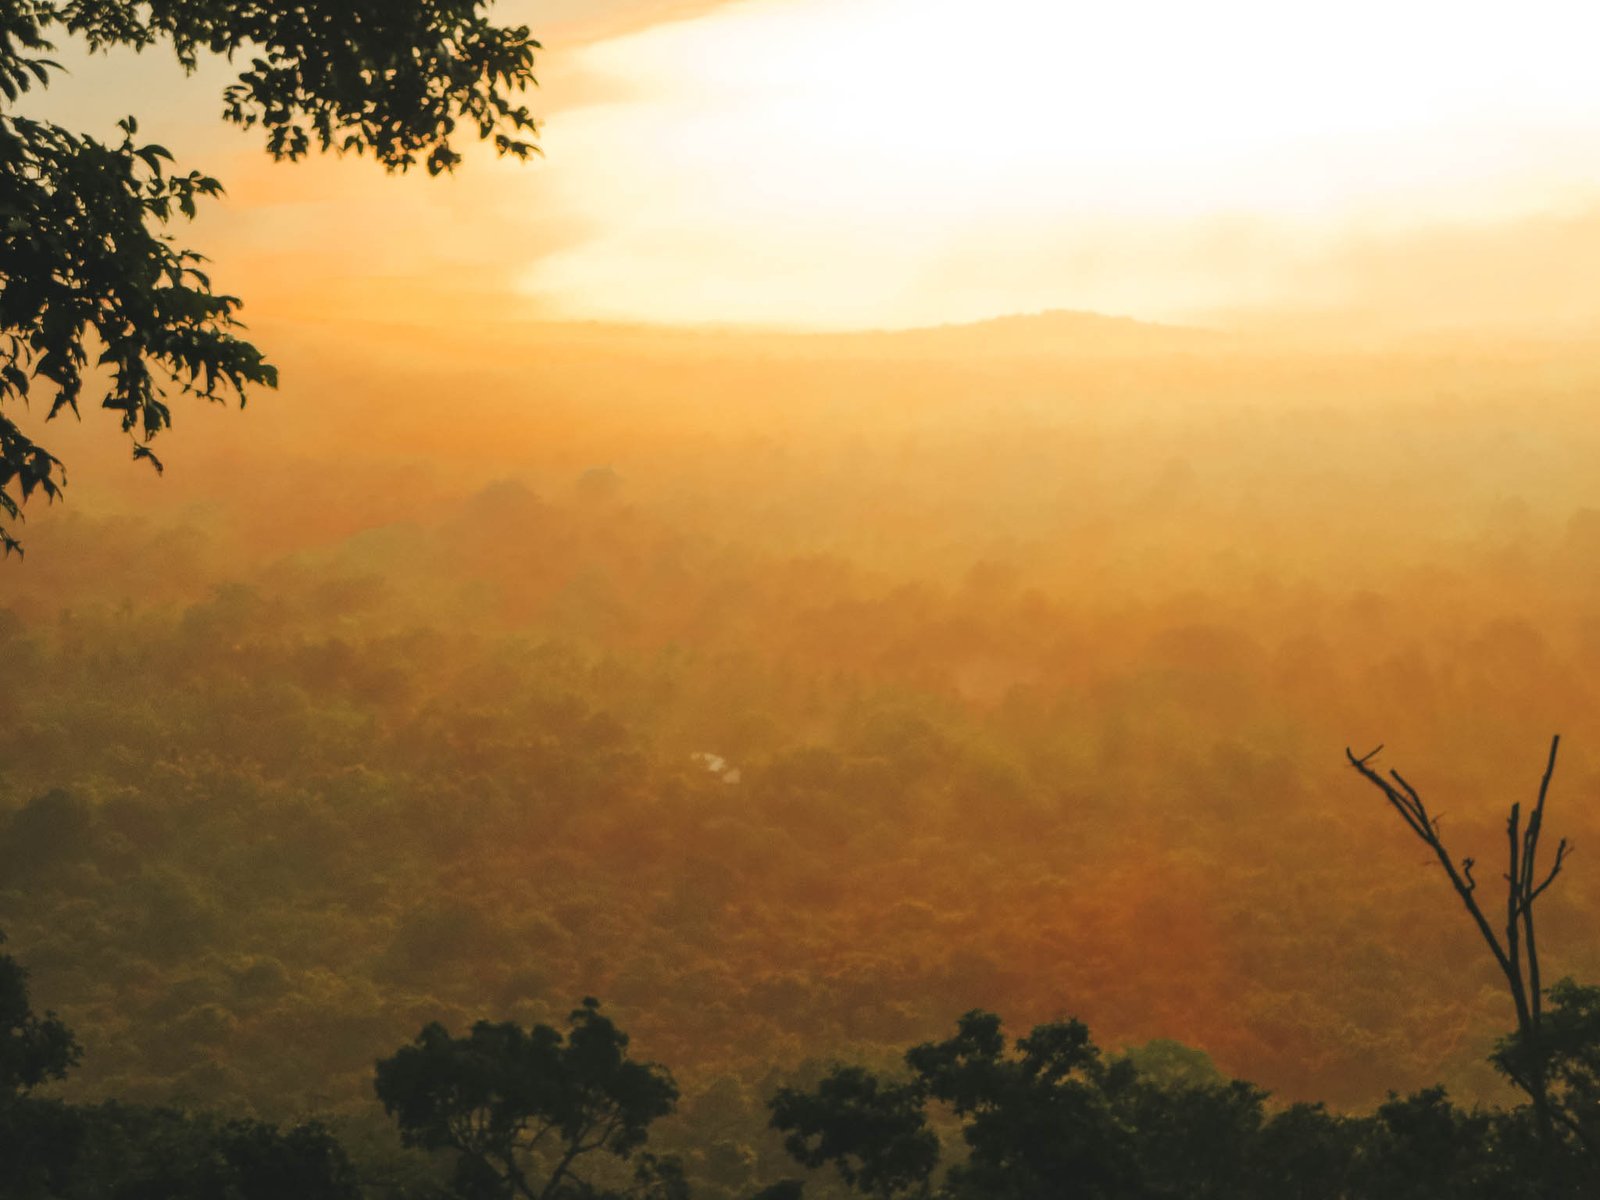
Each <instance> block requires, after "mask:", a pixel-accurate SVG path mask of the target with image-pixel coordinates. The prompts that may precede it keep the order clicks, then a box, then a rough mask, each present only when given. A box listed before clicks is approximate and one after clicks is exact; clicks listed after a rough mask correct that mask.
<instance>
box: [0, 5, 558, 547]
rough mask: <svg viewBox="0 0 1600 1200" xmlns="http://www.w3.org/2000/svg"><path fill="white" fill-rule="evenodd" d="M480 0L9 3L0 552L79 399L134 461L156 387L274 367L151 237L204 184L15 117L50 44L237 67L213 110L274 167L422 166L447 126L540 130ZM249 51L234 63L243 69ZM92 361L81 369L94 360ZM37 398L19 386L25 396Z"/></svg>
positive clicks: (149, 454) (130, 123) (190, 267)
mask: <svg viewBox="0 0 1600 1200" xmlns="http://www.w3.org/2000/svg"><path fill="white" fill-rule="evenodd" d="M486 8H487V5H486V3H484V2H483V0H476V2H472V3H464V2H462V0H367V2H365V3H349V2H346V0H340V2H338V3H331V2H326V0H311V2H306V0H301V2H297V3H290V4H261V3H256V2H253V0H155V2H154V3H135V2H133V0H59V2H57V0H24V2H22V3H13V4H8V5H6V6H5V7H4V9H0V231H3V237H0V354H3V358H0V546H3V547H4V549H5V551H6V554H7V555H9V554H10V552H11V551H13V550H17V551H20V549H21V545H20V543H19V542H18V541H17V538H16V535H15V533H14V532H12V529H13V526H14V523H15V522H17V521H20V520H21V519H22V505H23V504H24V503H25V502H26V501H27V500H28V499H29V498H30V497H32V496H33V495H35V494H38V495H42V496H44V497H45V498H46V499H49V500H54V499H55V498H57V497H58V496H59V495H60V492H61V487H62V485H63V484H64V483H65V481H66V473H65V469H64V467H63V465H62V462H61V460H60V459H59V458H58V457H57V456H56V455H55V453H53V452H52V451H51V450H49V449H48V448H46V447H45V446H44V445H42V444H40V443H39V442H38V441H36V440H35V438H34V436H33V435H32V434H31V433H29V432H27V431H26V429H25V427H24V426H25V422H24V421H23V419H22V412H21V410H22V409H23V408H25V407H27V406H28V405H29V404H30V400H32V401H36V402H37V403H38V407H39V408H40V409H41V410H42V411H43V419H44V420H46V421H48V420H52V419H54V418H56V417H57V416H59V415H60V414H61V413H62V412H64V411H70V412H72V413H73V414H74V415H76V414H77V413H78V411H79V401H80V399H81V398H82V396H83V393H84V390H85V388H86V387H87V388H89V389H90V391H91V393H99V394H100V400H99V407H101V408H103V409H107V410H109V411H111V412H113V413H115V414H117V417H118V420H119V422H120V424H121V427H122V431H123V432H124V433H125V434H128V435H129V436H130V438H131V439H132V443H133V447H132V448H133V456H134V458H135V459H142V460H146V461H148V462H150V463H151V464H153V465H154V466H155V467H156V469H157V470H160V468H161V462H160V460H159V459H158V458H156V456H155V454H154V452H153V450H152V449H151V445H150V443H151V441H152V439H154V438H155V436H156V435H157V434H159V433H160V432H161V431H162V430H163V429H166V428H167V427H168V426H169V425H170V424H171V423H172V411H171V407H170V405H169V403H168V401H169V397H170V396H171V395H172V394H173V393H174V392H176V393H177V394H180V395H186V396H195V397H198V398H200V399H203V400H210V401H224V400H227V399H230V398H234V399H237V400H238V401H239V402H240V403H241V404H242V403H243V402H244V400H245V397H246V396H247V394H248V393H249V391H250V389H252V388H255V387H271V386H275V384H276V382H277V372H276V370H275V368H274V367H272V366H271V365H270V364H269V363H268V362H267V361H266V359H265V358H264V356H263V355H262V353H261V352H260V351H259V350H257V349H256V347H254V346H253V345H251V344H250V343H249V342H247V341H244V340H242V339H241V338H240V336H239V331H240V329H241V325H240V322H239V320H238V315H237V314H238V310H239V307H240V303H241V302H240V300H239V299H238V298H237V297H234V296H229V295H223V294H218V293H216V292H214V291H213V290H212V287H211V280H210V278H209V276H208V275H207V274H206V272H205V271H204V270H203V269H202V267H201V264H202V263H203V262H204V259H203V256H201V255H200V254H198V253H196V252H195V251H193V250H187V249H181V248H179V247H178V246H177V245H176V244H175V242H174V241H173V237H172V235H171V234H169V233H167V232H166V227H167V226H168V225H170V224H171V223H172V222H174V221H176V220H179V219H183V218H193V217H194V216H195V214H196V211H197V207H198V205H199V203H200V202H201V201H203V200H205V199H206V198H209V197H214V196H216V195H218V194H219V193H220V192H221V190H222V185H221V184H220V183H219V182H218V181H217V180H216V179H213V178H211V177H210V176H208V175H206V174H204V173H202V172H200V171H195V170H191V171H187V172H185V171H182V170H181V169H180V168H178V167H176V166H175V165H173V164H172V155H171V154H170V153H169V152H168V151H167V150H166V149H165V147H163V146H161V145H160V144H159V143H155V142H144V141H142V140H141V139H140V137H139V126H138V123H137V121H136V119H135V118H134V117H132V116H130V117H127V118H126V119H125V120H124V121H122V123H121V125H120V130H121V134H122V136H121V139H120V140H119V141H115V142H112V143H109V144H108V143H105V142H102V141H100V140H98V139H96V138H94V137H91V136H89V135H87V134H83V133H79V132H75V131H73V130H70V129H66V128H63V127H61V126H59V125H56V124H54V123H51V122H49V121H43V120H35V119H31V118H29V117H27V116H25V115H23V114H22V112H21V105H22V103H23V102H24V101H25V99H26V98H27V97H28V94H29V93H33V92H37V91H39V90H42V89H44V88H47V87H48V86H49V84H50V81H51V77H52V74H53V73H54V72H56V71H59V70H60V67H59V65H58V64H57V63H56V62H55V61H53V60H52V59H51V58H50V57H48V56H49V54H50V52H51V51H52V49H53V46H52V43H51V41H50V40H49V39H50V38H51V37H54V36H58V35H66V36H70V37H73V38H76V39H81V40H82V41H83V42H84V43H86V44H87V46H88V47H89V49H91V50H105V49H109V48H111V47H116V46H127V47H132V48H134V49H137V50H143V49H146V48H147V47H151V46H156V45H163V44H164V45H167V46H169V47H170V48H171V49H172V50H173V51H174V52H175V53H176V56H177V60H178V64H179V65H180V66H181V67H182V68H184V69H188V70H193V69H194V68H195V66H196V65H197V64H198V63H199V61H200V59H201V57H202V56H203V55H221V56H224V57H225V58H227V59H228V60H229V61H230V62H232V61H233V60H235V59H236V58H237V59H239V60H240V65H241V68H242V69H240V70H239V72H238V75H237V78H236V81H235V82H233V83H231V84H229V85H228V87H227V88H226V90H225V91H224V93H223V96H222V101H223V115H224V117H225V118H226V119H227V120H228V121H231V122H233V123H234V124H236V125H239V126H242V127H244V128H247V129H259V130H260V131H261V132H262V133H263V134H264V136H265V141H266V148H267V150H268V151H269V152H270V153H271V154H272V155H273V156H274V157H275V158H280V159H296V158H300V157H301V156H303V155H305V154H307V153H308V152H310V151H312V150H314V149H315V150H323V151H330V150H331V151H334V152H337V153H340V154H356V155H362V154H371V155H372V156H373V157H374V158H375V159H376V160H377V161H378V162H379V163H381V164H382V165H383V166H384V167H386V168H388V169H389V170H398V171H404V170H406V169H408V168H409V167H411V166H413V165H416V164H418V163H421V164H422V165H423V166H424V167H425V168H426V169H427V171H428V172H429V173H430V174H438V173H440V172H443V171H448V170H451V169H452V168H454V167H455V166H456V165H457V164H458V163H459V162H460V161H461V153H460V151H459V150H458V149H457V145H458V131H459V130H464V131H466V133H467V134H468V135H469V136H471V137H476V138H479V139H482V140H484V141H488V142H490V143H491V144H492V145H493V146H494V149H495V151H496V152H497V153H499V154H505V155H511V156H514V157H517V158H527V157H528V156H529V155H531V154H533V153H534V152H535V143H534V135H535V132H536V126H535V122H534V119H533V117H532V115H531V114H530V113H529V111H528V109H527V107H526V106H525V105H523V104H522V103H520V101H519V94H520V93H521V92H522V91H524V90H525V89H526V88H527V87H528V86H529V85H530V84H532V83H533V81H534V80H533V59H534V52H535V50H536V49H537V48H538V43H537V42H535V41H534V40H533V38H532V35H531V34H530V32H529V30H528V29H527V28H526V27H524V26H499V25H495V24H494V23H492V22H491V21H490V20H489V18H488V17H487V16H486V15H485V13H484V10H485V9H486ZM246 56H248V62H247V63H246V62H244V59H245V58H246ZM91 359H92V360H93V361H92V363H91ZM36 389H37V391H39V392H42V393H43V394H42V395H36V394H35V391H36Z"/></svg>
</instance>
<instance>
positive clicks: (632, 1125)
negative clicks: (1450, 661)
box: [376, 999, 685, 1200]
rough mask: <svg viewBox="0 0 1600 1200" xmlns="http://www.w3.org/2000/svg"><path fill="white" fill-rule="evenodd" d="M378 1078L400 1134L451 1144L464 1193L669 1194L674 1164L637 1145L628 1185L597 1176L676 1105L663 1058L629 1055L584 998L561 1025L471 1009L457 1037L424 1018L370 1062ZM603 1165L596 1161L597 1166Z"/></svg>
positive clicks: (528, 1199)
mask: <svg viewBox="0 0 1600 1200" xmlns="http://www.w3.org/2000/svg"><path fill="white" fill-rule="evenodd" d="M376 1089H377V1093H378V1099H379V1100H381V1101H382V1102H383V1107H384V1110H385V1111H386V1112H388V1113H389V1114H390V1115H391V1116H392V1117H394V1119H395V1120H396V1121H397V1122H398V1123H399V1126H400V1136H401V1138H402V1140H403V1141H404V1142H405V1143H406V1145H408V1146H419V1147H422V1148H423V1149H427V1150H453V1151H454V1152H455V1153H456V1155H457V1158H456V1190H457V1192H458V1194H460V1195H462V1196H472V1197H483V1198H486V1200H487V1198H489V1197H506V1198H511V1197H521V1198H523V1200H557V1198H558V1197H584V1198H585V1200H599V1198H600V1197H605V1196H614V1195H636V1196H649V1197H656V1198H658V1200H677V1198H678V1197H681V1196H683V1195H685V1187H684V1184H683V1178H682V1173H681V1171H680V1170H679V1169H678V1166H677V1164H676V1163H675V1162H674V1161H672V1160H668V1159H658V1158H655V1157H653V1156H651V1155H641V1156H640V1159H639V1164H638V1167H637V1169H636V1170H635V1171H634V1172H633V1176H632V1180H631V1185H624V1186H620V1187H614V1188H612V1189H610V1190H607V1189H606V1188H604V1187H603V1186H602V1185H601V1184H600V1183H598V1182H597V1180H598V1179H599V1175H600V1173H602V1172H597V1171H595V1170H592V1169H591V1168H592V1167H593V1165H594V1164H596V1163H603V1164H605V1165H606V1166H608V1167H610V1168H612V1170H613V1171H614V1170H615V1168H616V1165H617V1163H618V1160H623V1159H628V1158H630V1157H631V1156H632V1155H633V1153H634V1151H636V1150H638V1149H639V1148H640V1147H641V1146H643V1145H644V1142H645V1139H646V1138H647V1137H648V1136H649V1127H650V1125H651V1123H652V1122H653V1121H655V1120H656V1119H657V1118H659V1117H664V1116H666V1115H667V1114H668V1113H670V1112H671V1111H672V1110H673V1107H674V1105H675V1104H676V1102H677V1099H678V1088H677V1085H676V1084H675V1083H674V1082H673V1080H672V1076H671V1075H670V1074H669V1073H668V1072H667V1070H666V1068H664V1067H661V1066H658V1065H657V1064H655V1063H642V1062H635V1061H633V1060H631V1059H629V1058H628V1036H627V1034H625V1033H623V1032H622V1031H621V1030H619V1029H618V1028H617V1027H616V1025H614V1024H613V1023H612V1022H611V1020H610V1019H609V1018H607V1017H605V1016H602V1015H601V1013H600V1005H599V1003H598V1001H595V1000H593V999H586V1000H585V1001H584V1002H583V1005H582V1007H580V1008H578V1009H576V1010H574V1011H573V1013H572V1015H571V1018H570V1023H569V1028H568V1031H567V1034H566V1036H565V1037H564V1038H563V1036H562V1034H561V1033H560V1032H559V1031H558V1030H556V1029H553V1028H552V1027H550V1026H549V1025H535V1026H534V1027H533V1028H532V1029H531V1030H524V1029H522V1028H521V1027H519V1026H517V1025H514V1024H510V1023H503V1024H493V1023H491V1022H488V1021H480V1022H478V1023H477V1024H476V1025H474V1026H473V1027H472V1032H471V1033H469V1034H468V1035H467V1036H466V1037H461V1038H457V1037H452V1036H451V1035H450V1034H449V1032H448V1031H447V1030H446V1029H445V1028H444V1027H443V1026H441V1025H439V1024H437V1023H434V1024H430V1025H428V1026H427V1027H425V1028H424V1029H423V1030H422V1032H421V1033H420V1034H418V1035H417V1039H416V1041H415V1042H413V1043H412V1044H411V1045H409V1046H405V1047H402V1048H401V1049H400V1050H398V1051H397V1052H396V1053H395V1054H394V1055H392V1056H391V1057H389V1058H386V1059H383V1060H382V1061H380V1062H379V1063H378V1066H377V1080H376ZM602 1170H603V1169H602Z"/></svg>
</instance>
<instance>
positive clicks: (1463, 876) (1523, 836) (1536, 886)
mask: <svg viewBox="0 0 1600 1200" xmlns="http://www.w3.org/2000/svg"><path fill="white" fill-rule="evenodd" d="M1560 746H1561V735H1560V734H1557V735H1556V736H1555V737H1553V738H1551V739H1550V758H1549V760H1548V761H1547V762H1546V764H1545V768H1544V776H1543V778H1541V779H1540V781H1539V798H1538V800H1537V801H1535V802H1534V806H1533V811H1532V812H1531V813H1529V814H1528V820H1527V823H1526V824H1524V823H1523V821H1522V805H1521V804H1520V803H1518V804H1513V805H1512V806H1511V812H1510V814H1509V816H1508V817H1507V819H1506V846H1507V863H1506V872H1505V876H1504V878H1505V881H1506V898H1505V917H1504V925H1503V926H1501V927H1500V928H1498V929H1497V928H1496V925H1495V923H1494V922H1493V921H1491V920H1490V918H1489V916H1488V915H1487V914H1486V913H1485V912H1484V909H1483V906H1482V905H1481V904H1480V903H1479V901H1478V881H1477V879H1476V878H1474V876H1473V874H1472V871H1473V867H1474V866H1475V865H1476V860H1475V859H1472V858H1463V859H1461V860H1460V862H1459V864H1458V863H1457V860H1456V859H1455V858H1454V857H1453V856H1452V855H1451V854H1450V852H1449V851H1448V850H1446V849H1445V845H1444V838H1443V836H1442V835H1441V834H1440V832H1439V818H1438V817H1437V816H1435V815H1434V814H1432V813H1430V812H1429V811H1428V808H1427V805H1425V804H1424V803H1423V801H1422V797H1421V796H1420V795H1418V794H1417V789H1416V788H1414V787H1412V786H1411V785H1410V784H1409V783H1407V782H1406V780H1405V777H1404V776H1402V775H1401V774H1400V772H1399V771H1394V770H1391V771H1390V772H1389V773H1388V775H1387V777H1385V776H1384V775H1381V774H1379V773H1378V771H1377V770H1376V769H1375V768H1374V767H1373V765H1372V761H1373V759H1374V758H1376V757H1377V755H1378V751H1380V750H1382V749H1383V747H1382V746H1379V747H1378V748H1377V750H1373V751H1371V752H1370V753H1368V754H1366V755H1363V756H1362V757H1360V758H1357V757H1356V755H1355V754H1354V753H1353V752H1352V751H1351V750H1350V749H1349V748H1348V747H1346V749H1345V757H1347V758H1348V759H1349V760H1350V765H1351V766H1353V767H1354V768H1355V769H1356V770H1357V771H1359V772H1360V773H1361V776H1362V778H1364V779H1366V780H1367V782H1369V783H1371V784H1372V785H1373V786H1374V787H1376V788H1377V789H1378V790H1379V791H1381V792H1382V793H1383V795H1384V798H1385V799H1386V800H1388V802H1389V804H1390V806H1391V807H1392V808H1393V809H1394V810H1395V812H1397V813H1399V814H1400V818H1401V820H1403V821H1404V822H1405V823H1406V825H1407V827H1409V828H1410V830H1411V832H1412V833H1414V834H1416V835H1417V837H1418V838H1420V839H1421V840H1422V842H1423V843H1424V844H1425V845H1426V846H1427V847H1428V848H1429V849H1430V850H1432V851H1433V854H1434V857H1435V858H1437V859H1438V860H1439V865H1440V866H1441V867H1443V868H1444V873H1445V875H1446V876H1447V877H1448V878H1449V880H1450V886H1451V887H1453V888H1454V889H1455V892H1456V895H1457V896H1459V897H1460V898H1461V903H1462V904H1463V905H1465V906H1466V909H1467V913H1468V915H1469V916H1471V918H1472V920H1473V923H1474V924H1476V925H1477V927H1478V933H1479V934H1480V935H1481V936H1482V938H1483V941H1484V944H1485V945H1487V946H1488V947H1489V952H1490V953H1491V954H1493V955H1494V960H1495V963H1496V965H1497V966H1499V968H1500V973H1501V974H1502V975H1504V976H1505V979H1506V986H1507V988H1508V989H1509V990H1510V992H1511V1002H1512V1004H1513V1006H1514V1007H1515V1008H1516V1013H1517V1045H1518V1046H1519V1047H1520V1048H1521V1049H1522V1051H1523V1053H1522V1054H1519V1055H1515V1056H1512V1055H1504V1056H1502V1057H1501V1060H1500V1061H1501V1063H1502V1066H1503V1067H1504V1068H1505V1070H1506V1073H1507V1075H1508V1076H1509V1077H1510V1079H1511V1081H1512V1083H1514V1084H1516V1085H1517V1087H1519V1088H1521V1089H1522V1090H1523V1091H1524V1092H1526V1093H1527V1095H1528V1097H1529V1099H1530V1100H1532V1101H1533V1105H1534V1108H1535V1110H1536V1111H1537V1113H1538V1115H1539V1118H1540V1120H1541V1122H1542V1123H1543V1124H1544V1126H1545V1128H1546V1129H1547V1130H1550V1129H1552V1128H1553V1127H1554V1126H1557V1125H1559V1126H1561V1127H1562V1128H1563V1129H1564V1130H1565V1131H1566V1132H1567V1133H1569V1134H1571V1135H1573V1136H1575V1137H1576V1138H1578V1139H1579V1141H1581V1142H1586V1141H1587V1140H1588V1139H1587V1138H1586V1137H1585V1134H1584V1130H1583V1129H1582V1128H1581V1127H1580V1126H1579V1124H1578V1122H1577V1121H1576V1119H1575V1118H1574V1117H1573V1116H1572V1114H1570V1113H1568V1112H1566V1111H1565V1110H1564V1109H1563V1108H1562V1107H1561V1106H1560V1105H1559V1104H1555V1103H1553V1102H1552V1100H1551V1097H1550V1087H1549V1080H1548V1078H1547V1073H1546V1070H1545V1062H1544V1058H1543V1055H1542V1053H1541V1049H1540V1047H1541V1044H1542V1042H1541V1038H1540V1024H1541V1019H1542V1016H1543V997H1544V991H1543V985H1542V983H1541V980H1540V975H1539V942H1538V938H1537V936H1536V934H1535V928H1534V901H1536V900H1538V898H1539V897H1540V896H1542V895H1544V893H1545V890H1546V889H1547V888H1549V886H1550V885H1551V884H1552V883H1554V882H1555V879H1556V876H1557V875H1559V874H1560V873H1561V868H1562V866H1563V864H1565V862H1566V860H1567V855H1568V854H1569V853H1570V852H1571V849H1572V847H1571V845H1570V844H1569V843H1568V842H1567V839H1566V838H1562V839H1561V840H1560V841H1559V842H1558V843H1557V844H1556V852H1555V856H1554V858H1553V859H1552V860H1551V861H1550V866H1549V870H1547V871H1545V872H1544V873H1543V874H1542V875H1541V874H1540V870H1539V867H1538V862H1537V860H1538V853H1539V835H1540V834H1541V833H1543V832H1544V806H1545V800H1546V798H1547V797H1548V795H1549V793H1550V778H1551V776H1552V775H1554V774H1555V769H1556V751H1557V750H1558V749H1559V748H1560Z"/></svg>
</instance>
